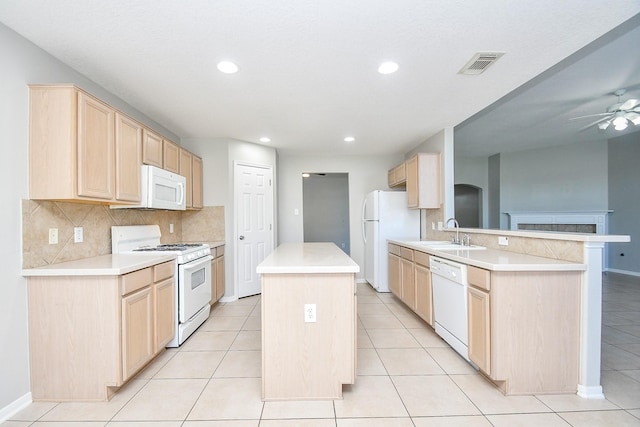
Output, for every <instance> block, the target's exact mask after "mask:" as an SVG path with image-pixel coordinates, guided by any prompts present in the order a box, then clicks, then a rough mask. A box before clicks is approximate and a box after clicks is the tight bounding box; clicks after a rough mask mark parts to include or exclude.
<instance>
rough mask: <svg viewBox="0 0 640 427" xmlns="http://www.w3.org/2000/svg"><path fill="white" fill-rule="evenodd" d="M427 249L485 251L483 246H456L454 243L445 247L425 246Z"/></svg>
mask: <svg viewBox="0 0 640 427" xmlns="http://www.w3.org/2000/svg"><path fill="white" fill-rule="evenodd" d="M425 246H426V247H428V248H431V249H435V250H438V251H472V250H479V249H487V248H486V247H484V246H477V245H470V246H466V245H465V246H463V245H456V244H455V243H448V244H446V245H425Z"/></svg>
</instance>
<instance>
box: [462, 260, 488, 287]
mask: <svg viewBox="0 0 640 427" xmlns="http://www.w3.org/2000/svg"><path fill="white" fill-rule="evenodd" d="M467 279H468V280H469V283H470V284H471V285H473V286H476V287H478V288H481V289H484V290H486V291H490V290H491V272H490V271H489V270H485V269H483V268H478V267H474V266H472V265H470V266H469V268H468V270H467Z"/></svg>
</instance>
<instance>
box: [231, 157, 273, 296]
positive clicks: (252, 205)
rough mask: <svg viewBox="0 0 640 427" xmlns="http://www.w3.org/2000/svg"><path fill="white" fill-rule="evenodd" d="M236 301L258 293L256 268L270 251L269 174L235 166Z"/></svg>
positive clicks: (271, 226) (242, 166)
mask: <svg viewBox="0 0 640 427" xmlns="http://www.w3.org/2000/svg"><path fill="white" fill-rule="evenodd" d="M234 175H235V183H236V184H235V188H236V190H235V196H236V218H237V222H236V232H235V234H236V236H235V237H236V248H237V252H236V253H237V256H236V260H237V269H236V271H237V273H238V275H237V277H238V298H242V297H246V296H249V295H255V294H259V293H261V284H260V277H259V276H258V274H257V273H256V267H257V266H258V264H260V263H261V262H262V260H264V259H265V257H266V256H267V255H269V254H270V253H271V251H272V250H273V185H272V182H273V171H272V170H271V168H269V167H261V166H252V165H242V164H236V165H235V171H234Z"/></svg>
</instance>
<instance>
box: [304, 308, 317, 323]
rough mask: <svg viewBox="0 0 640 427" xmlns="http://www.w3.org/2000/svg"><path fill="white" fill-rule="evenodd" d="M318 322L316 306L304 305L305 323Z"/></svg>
mask: <svg viewBox="0 0 640 427" xmlns="http://www.w3.org/2000/svg"><path fill="white" fill-rule="evenodd" d="M315 321H316V305H315V304H305V305H304V322H305V323H315Z"/></svg>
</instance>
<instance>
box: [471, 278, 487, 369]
mask: <svg viewBox="0 0 640 427" xmlns="http://www.w3.org/2000/svg"><path fill="white" fill-rule="evenodd" d="M467 295H468V298H469V300H468V322H469V324H468V326H469V359H471V361H472V362H473V363H475V364H476V365H478V368H480V370H482V371H483V372H485V373H486V374H487V375H491V329H490V327H491V324H490V314H489V293H488V292H483V291H481V290H480V289H477V288H474V287H472V286H470V287H469V288H467Z"/></svg>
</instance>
